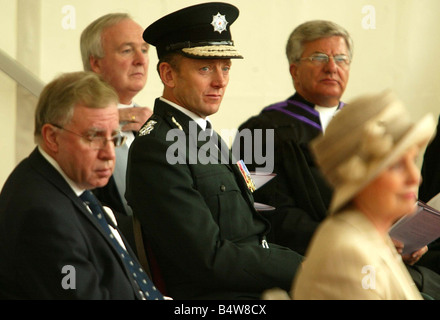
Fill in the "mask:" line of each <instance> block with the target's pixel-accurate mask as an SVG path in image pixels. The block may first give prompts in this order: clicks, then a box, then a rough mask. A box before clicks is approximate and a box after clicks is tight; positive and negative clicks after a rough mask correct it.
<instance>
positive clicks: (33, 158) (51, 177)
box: [29, 148, 126, 257]
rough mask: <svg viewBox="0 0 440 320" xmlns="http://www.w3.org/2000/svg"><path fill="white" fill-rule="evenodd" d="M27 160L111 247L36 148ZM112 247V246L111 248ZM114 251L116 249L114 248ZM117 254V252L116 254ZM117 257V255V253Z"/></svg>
mask: <svg viewBox="0 0 440 320" xmlns="http://www.w3.org/2000/svg"><path fill="white" fill-rule="evenodd" d="M29 160H30V162H31V165H32V166H33V168H34V169H35V170H36V171H37V172H39V174H41V175H42V176H43V177H45V178H46V179H47V180H48V181H50V183H52V184H53V185H54V186H55V187H56V188H57V189H58V190H59V191H60V192H61V193H62V194H64V195H65V196H66V197H67V198H69V199H70V200H71V201H72V203H73V204H74V206H75V207H76V208H77V209H78V211H79V212H80V213H81V214H82V215H83V216H84V217H85V218H86V219H87V220H88V221H89V222H90V223H91V224H92V225H93V226H94V227H95V228H96V229H97V230H98V232H100V233H101V235H102V236H103V237H104V238H105V240H106V241H107V243H108V244H109V245H110V246H111V247H112V248H113V244H112V242H111V240H110V238H109V236H108V235H107V234H106V233H105V232H104V230H102V227H101V226H100V225H99V223H98V222H97V221H96V219H95V218H94V217H93V216H92V214H91V213H90V212H89V211H88V209H87V207H86V206H85V204H84V202H83V201H82V200H81V199H80V198H79V197H78V196H77V195H76V194H75V193H74V192H73V190H72V188H71V187H70V186H69V184H68V183H67V182H66V180H65V179H64V178H63V177H62V176H61V174H60V173H59V172H58V171H57V170H56V169H55V168H54V167H53V166H52V165H51V164H50V163H49V162H48V161H47V160H46V159H45V158H44V157H43V156H42V155H41V153H40V152H39V151H38V149H37V148H36V149H35V150H34V151H33V152H32V153H31V155H30V156H29ZM125 243H126V241H125ZM113 249H114V248H113ZM114 251H115V253H116V254H117V252H116V249H114ZM117 255H118V254H117ZM118 257H119V255H118Z"/></svg>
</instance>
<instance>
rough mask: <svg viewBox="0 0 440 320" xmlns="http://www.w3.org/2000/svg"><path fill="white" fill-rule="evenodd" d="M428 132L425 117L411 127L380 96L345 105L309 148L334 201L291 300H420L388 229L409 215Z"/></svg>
mask: <svg viewBox="0 0 440 320" xmlns="http://www.w3.org/2000/svg"><path fill="white" fill-rule="evenodd" d="M434 130H435V123H434V120H433V117H432V115H430V114H429V115H427V116H425V117H423V118H422V119H421V120H419V121H417V122H413V121H411V119H410V117H409V114H408V113H407V111H406V110H405V108H404V106H403V105H402V104H401V102H400V101H398V100H397V99H396V98H395V97H394V96H393V95H392V94H391V93H389V92H384V93H381V94H378V95H371V96H364V97H361V98H358V99H356V100H355V101H353V102H352V103H350V104H348V105H347V106H346V107H344V109H342V110H341V111H340V112H339V113H338V114H337V115H336V116H335V118H334V119H333V120H332V121H331V122H330V124H329V126H328V128H327V131H326V134H325V136H321V137H319V138H317V139H316V140H314V141H313V142H312V144H311V148H312V150H313V152H314V155H315V157H316V160H317V163H318V164H319V166H320V168H321V170H322V172H323V174H324V176H325V177H326V178H327V180H328V182H329V183H330V184H331V185H332V187H333V188H334V194H333V198H332V203H331V205H330V216H329V217H328V218H327V219H326V220H325V221H324V222H323V223H322V224H321V226H320V227H319V229H318V230H317V232H316V234H315V236H314V238H313V240H312V242H311V244H310V247H309V248H308V252H307V253H306V258H305V262H304V264H303V266H302V268H301V270H300V271H299V272H298V274H297V277H296V278H295V280H294V285H293V287H292V292H291V295H292V297H293V298H294V299H421V298H422V297H421V295H420V293H419V291H418V290H417V288H416V286H415V284H414V283H413V281H412V279H411V277H410V275H409V274H408V271H407V269H406V267H405V266H404V264H403V262H402V259H401V256H400V255H399V254H398V253H397V251H396V248H395V246H394V244H393V242H392V240H391V239H390V237H389V236H388V230H389V228H390V227H391V225H392V224H393V223H394V222H395V221H396V220H397V219H399V218H401V217H402V216H404V215H406V214H410V213H411V212H413V210H414V208H415V202H416V195H417V189H418V186H419V182H420V171H419V169H418V167H417V164H416V159H417V156H418V154H419V153H420V152H421V151H423V148H424V147H425V146H426V144H427V143H428V141H429V139H430V138H431V136H432V134H433V132H434Z"/></svg>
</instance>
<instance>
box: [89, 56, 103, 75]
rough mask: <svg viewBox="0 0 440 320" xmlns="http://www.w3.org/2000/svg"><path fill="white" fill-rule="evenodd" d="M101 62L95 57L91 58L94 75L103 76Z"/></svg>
mask: <svg viewBox="0 0 440 320" xmlns="http://www.w3.org/2000/svg"><path fill="white" fill-rule="evenodd" d="M100 62H101V60H100V59H98V58H95V57H93V56H90V57H89V63H90V68H91V69H92V71H93V72H94V73H97V74H101V63H100Z"/></svg>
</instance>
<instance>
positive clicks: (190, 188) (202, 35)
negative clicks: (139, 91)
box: [126, 3, 302, 299]
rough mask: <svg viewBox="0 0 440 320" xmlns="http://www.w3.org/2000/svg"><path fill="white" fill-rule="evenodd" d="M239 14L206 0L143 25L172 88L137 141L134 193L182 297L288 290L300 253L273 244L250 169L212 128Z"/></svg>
mask: <svg viewBox="0 0 440 320" xmlns="http://www.w3.org/2000/svg"><path fill="white" fill-rule="evenodd" d="M237 17H238V9H237V8H236V7H234V6H232V5H229V4H224V3H207V4H200V5H196V6H191V7H188V8H184V9H182V10H179V11H177V12H175V13H172V14H170V15H168V16H165V17H163V18H162V19H160V20H158V21H156V22H155V23H153V24H152V25H150V26H149V27H148V28H147V29H146V30H145V32H144V39H145V41H146V42H148V43H150V44H152V45H154V46H155V47H156V50H157V53H158V57H159V63H158V72H159V75H160V78H161V80H162V82H163V84H164V91H163V96H162V97H161V98H158V99H157V100H156V102H155V106H154V113H153V116H152V117H151V118H150V119H149V120H148V121H147V123H146V124H145V125H144V126H143V127H142V128H141V129H140V131H139V134H138V137H136V139H135V141H134V142H133V144H132V146H131V148H130V154H129V162H128V171H127V193H126V198H127V201H128V203H129V205H130V206H131V207H132V208H133V213H134V216H135V217H137V218H138V219H139V220H140V223H141V225H142V229H143V231H144V237H145V239H146V242H147V246H148V247H150V248H151V249H152V250H151V251H152V252H153V254H154V256H155V258H156V260H157V263H158V265H159V269H160V271H161V273H162V276H163V280H164V282H165V286H166V290H167V293H168V294H169V295H170V296H172V297H173V298H176V299H258V298H260V297H261V293H262V292H263V291H264V290H265V289H269V288H272V287H281V288H287V289H289V288H290V286H291V284H292V280H293V277H294V274H295V272H296V270H297V268H298V266H299V264H300V263H301V261H302V256H300V255H298V254H297V253H295V252H294V251H292V250H290V249H287V248H285V247H281V246H278V245H274V244H270V243H267V241H266V239H265V236H266V234H267V232H268V230H269V224H268V223H267V221H266V220H265V219H264V218H263V217H262V216H261V215H260V214H259V213H258V212H257V211H256V210H255V208H254V206H253V198H252V194H251V190H250V189H249V188H248V187H247V183H246V180H245V178H246V179H248V178H247V176H246V175H242V174H241V172H240V168H239V166H238V165H237V164H236V163H235V162H232V161H231V160H230V158H229V154H228V153H227V151H228V150H227V149H228V148H227V147H225V146H224V147H223V148H222V147H220V145H224V143H223V144H222V143H221V139H220V140H219V139H217V137H218V136H217V134H216V133H215V132H213V131H212V130H211V129H209V126H210V123H209V120H208V116H209V115H212V114H214V113H215V112H217V110H218V109H219V106H220V103H221V101H222V98H223V95H224V93H225V89H226V87H227V84H228V80H229V69H230V67H231V59H235V58H242V57H241V55H240V54H239V53H238V52H237V50H236V49H235V47H234V45H233V42H232V40H231V34H230V27H231V25H232V23H233V22H234V21H235V19H236V18H237ZM217 146H219V148H220V150H219V149H217ZM221 152H224V154H222V155H221V158H220V153H221ZM242 169H243V168H242ZM247 182H249V181H247ZM153 278H154V276H153Z"/></svg>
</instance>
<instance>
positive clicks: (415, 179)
mask: <svg viewBox="0 0 440 320" xmlns="http://www.w3.org/2000/svg"><path fill="white" fill-rule="evenodd" d="M407 177H408V178H407V181H408V184H416V185H419V184H420V182H421V174H420V170H419V168H418V166H417V164H416V163H414V161H410V162H409V163H408V165H407Z"/></svg>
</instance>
